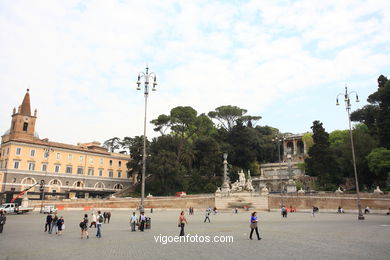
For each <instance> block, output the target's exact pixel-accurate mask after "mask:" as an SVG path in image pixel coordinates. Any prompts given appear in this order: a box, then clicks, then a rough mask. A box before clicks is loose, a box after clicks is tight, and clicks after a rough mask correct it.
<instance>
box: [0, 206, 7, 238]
mask: <svg viewBox="0 0 390 260" xmlns="http://www.w3.org/2000/svg"><path fill="white" fill-rule="evenodd" d="M6 220H7V217H6V216H5V212H4V211H3V210H1V211H0V233H3V227H4V225H5V221H6Z"/></svg>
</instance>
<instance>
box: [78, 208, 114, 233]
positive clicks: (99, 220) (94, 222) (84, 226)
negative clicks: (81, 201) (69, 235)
mask: <svg viewBox="0 0 390 260" xmlns="http://www.w3.org/2000/svg"><path fill="white" fill-rule="evenodd" d="M104 213H106V212H104ZM104 213H103V214H102V213H101V211H100V210H99V211H98V213H97V215H96V214H95V213H92V214H91V223H90V225H89V226H88V223H89V219H88V214H84V217H83V218H82V219H81V221H80V224H79V226H80V229H81V239H83V237H84V235H86V237H87V239H88V238H89V234H88V227H89V228H92V226H94V227H95V228H97V232H96V237H97V238H101V237H102V224H103V223H104V219H105V218H104V216H103V215H104ZM110 216H111V213H110Z"/></svg>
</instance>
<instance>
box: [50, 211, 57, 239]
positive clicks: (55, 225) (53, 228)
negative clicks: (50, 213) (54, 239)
mask: <svg viewBox="0 0 390 260" xmlns="http://www.w3.org/2000/svg"><path fill="white" fill-rule="evenodd" d="M57 222H58V217H57V214H54V218H53V220H52V222H51V231H52V232H54V231H55V232H56V235H57V234H58V225H57Z"/></svg>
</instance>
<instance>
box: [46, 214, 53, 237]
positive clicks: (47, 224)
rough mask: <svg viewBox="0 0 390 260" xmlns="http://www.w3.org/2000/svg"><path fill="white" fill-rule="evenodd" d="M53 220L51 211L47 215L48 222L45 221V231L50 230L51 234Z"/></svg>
mask: <svg viewBox="0 0 390 260" xmlns="http://www.w3.org/2000/svg"><path fill="white" fill-rule="evenodd" d="M52 221H53V216H52V215H51V214H50V213H49V214H48V215H47V216H46V223H45V232H46V231H49V232H48V233H49V234H51V222H52Z"/></svg>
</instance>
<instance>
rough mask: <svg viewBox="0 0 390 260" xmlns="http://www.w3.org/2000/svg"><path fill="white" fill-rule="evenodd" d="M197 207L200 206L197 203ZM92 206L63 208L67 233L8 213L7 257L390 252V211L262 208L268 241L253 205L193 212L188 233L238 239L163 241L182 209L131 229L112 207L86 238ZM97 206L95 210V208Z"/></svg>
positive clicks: (3, 251)
mask: <svg viewBox="0 0 390 260" xmlns="http://www.w3.org/2000/svg"><path fill="white" fill-rule="evenodd" d="M195 210H196V209H195ZM84 213H85V212H84V211H63V212H60V214H59V215H62V216H63V217H64V219H65V224H66V229H65V231H64V233H63V235H61V236H58V235H57V236H56V235H54V234H51V235H49V234H47V233H44V232H43V230H44V222H45V218H46V215H42V214H39V213H31V214H29V215H11V216H8V219H7V223H6V225H5V227H4V232H3V233H2V234H0V259H106V260H107V259H313V258H314V259H390V216H384V215H381V216H380V215H368V216H366V220H364V221H358V220H357V216H356V215H355V214H353V215H352V214H344V215H338V214H330V213H328V214H326V213H320V214H318V215H316V216H315V217H314V218H313V217H312V216H311V214H309V213H292V214H289V215H288V218H287V219H283V218H282V217H281V215H280V214H279V213H278V212H260V213H258V216H259V220H260V222H259V223H260V224H259V228H260V234H261V237H262V238H263V239H262V240H261V241H258V240H256V236H254V240H249V239H248V236H249V219H250V212H239V214H237V215H236V214H232V213H218V214H217V215H215V216H214V215H211V217H210V218H211V224H209V223H203V219H204V214H203V212H195V215H192V216H188V215H187V219H188V221H189V224H188V225H187V226H186V234H187V233H189V234H191V235H195V234H197V235H198V236H204V235H208V236H215V235H218V236H221V235H223V236H225V235H226V236H233V238H234V242H233V243H191V242H188V243H168V244H166V245H163V244H162V243H156V242H155V239H154V236H158V235H160V234H161V235H173V236H174V235H178V234H179V228H178V227H177V219H178V214H179V211H155V212H154V213H153V214H147V215H148V216H151V218H152V229H150V230H145V232H143V233H142V232H139V231H137V232H131V231H130V227H129V224H128V218H129V215H130V211H112V218H111V223H110V224H103V226H102V238H101V239H97V238H96V237H95V234H96V229H95V228H92V229H89V231H90V238H89V239H88V240H87V239H85V238H84V239H82V240H81V239H80V228H79V225H78V224H79V222H80V221H81V219H82V216H83V214H84ZM88 213H90V212H88Z"/></svg>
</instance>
